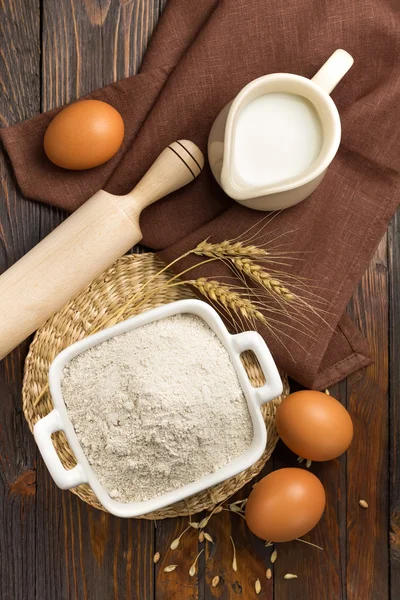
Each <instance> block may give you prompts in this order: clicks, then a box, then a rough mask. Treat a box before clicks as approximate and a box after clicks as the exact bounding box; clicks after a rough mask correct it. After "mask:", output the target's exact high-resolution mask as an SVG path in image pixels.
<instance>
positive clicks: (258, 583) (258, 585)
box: [254, 579, 261, 594]
mask: <svg viewBox="0 0 400 600" xmlns="http://www.w3.org/2000/svg"><path fill="white" fill-rule="evenodd" d="M254 589H255V590H256V594H259V593H260V592H261V581H260V580H259V579H256V582H255V584H254Z"/></svg>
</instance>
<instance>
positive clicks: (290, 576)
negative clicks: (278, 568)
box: [283, 573, 297, 579]
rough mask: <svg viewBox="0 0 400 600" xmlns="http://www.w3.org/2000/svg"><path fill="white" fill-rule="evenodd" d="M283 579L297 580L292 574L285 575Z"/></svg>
mask: <svg viewBox="0 0 400 600" xmlns="http://www.w3.org/2000/svg"><path fill="white" fill-rule="evenodd" d="M283 579H297V575H294V574H293V573H286V575H284V576H283Z"/></svg>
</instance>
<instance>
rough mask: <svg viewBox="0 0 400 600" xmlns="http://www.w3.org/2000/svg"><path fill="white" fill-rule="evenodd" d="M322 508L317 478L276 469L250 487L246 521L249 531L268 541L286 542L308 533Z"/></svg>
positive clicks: (305, 472)
mask: <svg viewBox="0 0 400 600" xmlns="http://www.w3.org/2000/svg"><path fill="white" fill-rule="evenodd" d="M324 508H325V490H324V487H323V485H322V483H321V482H320V480H319V479H318V478H317V477H315V475H313V474H312V473H310V472H309V471H305V470H304V469H279V470H278V471H274V472H273V473H270V474H269V475H267V476H266V477H264V478H263V479H261V481H259V482H258V483H257V485H256V486H255V487H254V488H253V490H252V492H251V494H250V496H249V499H248V500H247V503H246V521H247V525H248V526H249V528H250V529H251V531H252V532H253V533H255V534H256V535H258V537H260V538H262V539H263V540H268V541H269V542H289V541H290V540H294V539H296V538H299V537H301V536H303V535H305V534H306V533H308V532H309V531H310V530H311V529H312V528H313V527H315V525H316V524H317V523H318V521H319V520H320V518H321V517H322V514H323V512H324Z"/></svg>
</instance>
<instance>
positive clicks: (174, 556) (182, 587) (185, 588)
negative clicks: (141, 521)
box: [154, 515, 202, 600]
mask: <svg viewBox="0 0 400 600" xmlns="http://www.w3.org/2000/svg"><path fill="white" fill-rule="evenodd" d="M198 520H199V519H198V515H195V516H194V517H193V521H198ZM187 526H188V518H187V517H181V518H179V519H165V520H162V521H157V527H156V543H155V551H156V552H159V553H160V560H159V562H158V563H157V565H156V572H155V596H154V597H155V600H199V599H201V598H202V595H201V593H199V586H198V573H197V574H196V576H195V577H190V576H189V569H190V567H191V565H192V564H193V561H194V559H195V558H196V556H197V553H198V552H199V551H200V550H201V548H199V546H200V545H199V544H198V537H197V531H196V530H194V529H192V528H191V529H190V530H189V531H187V532H186V533H185V534H184V535H183V536H182V538H181V540H180V544H179V546H178V548H177V549H176V550H171V549H170V546H171V543H172V542H173V540H174V539H176V538H177V537H178V536H179V535H180V534H181V533H182V532H183V531H184V530H185V529H186V527H187ZM168 565H178V566H177V568H176V570H175V571H173V572H171V573H166V572H165V571H164V568H165V567H166V566H168ZM201 574H202V570H201V563H200V579H201ZM200 587H201V586H200Z"/></svg>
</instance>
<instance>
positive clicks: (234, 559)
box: [229, 535, 237, 571]
mask: <svg viewBox="0 0 400 600" xmlns="http://www.w3.org/2000/svg"><path fill="white" fill-rule="evenodd" d="M229 537H230V538H231V543H232V548H233V560H232V569H233V570H234V571H237V562H236V547H235V542H234V541H233V539H232V536H231V535H230V536H229Z"/></svg>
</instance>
